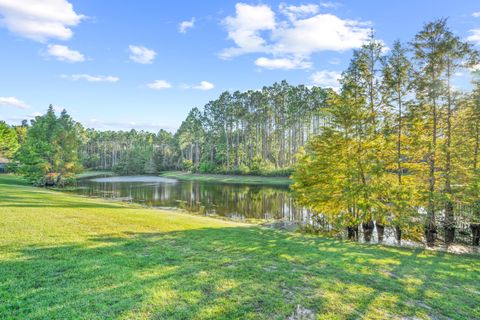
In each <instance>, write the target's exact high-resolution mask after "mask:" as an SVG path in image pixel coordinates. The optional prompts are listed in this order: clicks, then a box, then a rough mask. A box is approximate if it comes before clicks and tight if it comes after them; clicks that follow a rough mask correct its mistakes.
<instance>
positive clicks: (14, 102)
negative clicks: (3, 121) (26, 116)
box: [0, 97, 30, 109]
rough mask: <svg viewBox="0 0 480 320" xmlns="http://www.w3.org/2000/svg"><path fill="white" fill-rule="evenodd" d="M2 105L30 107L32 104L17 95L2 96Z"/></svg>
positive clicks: (0, 100) (19, 107)
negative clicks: (16, 96)
mask: <svg viewBox="0 0 480 320" xmlns="http://www.w3.org/2000/svg"><path fill="white" fill-rule="evenodd" d="M0 106H6V107H14V108H18V109H28V108H30V106H29V105H28V104H26V103H25V102H23V101H22V100H19V99H17V98H15V97H0Z"/></svg>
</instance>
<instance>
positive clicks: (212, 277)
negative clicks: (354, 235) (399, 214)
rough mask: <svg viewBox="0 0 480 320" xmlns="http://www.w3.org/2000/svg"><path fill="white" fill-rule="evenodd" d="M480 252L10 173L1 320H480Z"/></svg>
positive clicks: (2, 227)
mask: <svg viewBox="0 0 480 320" xmlns="http://www.w3.org/2000/svg"><path fill="white" fill-rule="evenodd" d="M479 288H480V259H479V257H478V256H466V255H463V256H461V255H460V256H456V255H451V254H446V253H440V252H432V251H424V250H421V249H417V250H410V249H400V248H391V247H382V246H376V245H361V244H356V243H350V242H343V241H338V240H332V239H326V238H318V237H314V236H305V235H300V234H290V233H286V232H281V231H274V230H269V229H263V228H261V227H255V226H250V225H243V224H238V223H233V222H228V221H220V220H214V219H210V218H203V217H198V216H192V215H186V214H182V213H174V212H164V211H159V210H153V209H143V208H140V207H136V206H130V205H122V204H118V203H110V202H106V201H101V200H93V199H86V198H81V197H77V196H71V195H67V194H63V193H59V192H54V191H48V190H44V189H36V188H33V187H30V186H27V185H26V184H24V183H23V182H22V181H21V180H19V179H18V178H15V177H12V176H8V175H0V319H190V318H192V319H287V318H288V317H290V316H293V317H292V318H291V319H300V318H299V317H298V314H300V313H303V315H305V316H306V318H304V319H310V318H312V319H316V318H318V319H479V318H480V289H479Z"/></svg>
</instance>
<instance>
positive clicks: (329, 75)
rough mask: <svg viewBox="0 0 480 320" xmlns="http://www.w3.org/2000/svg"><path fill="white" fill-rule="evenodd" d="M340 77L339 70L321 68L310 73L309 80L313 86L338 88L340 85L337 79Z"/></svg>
mask: <svg viewBox="0 0 480 320" xmlns="http://www.w3.org/2000/svg"><path fill="white" fill-rule="evenodd" d="M341 77H342V74H341V73H340V72H337V71H328V70H322V71H317V72H315V73H314V74H312V76H311V77H310V80H311V81H312V83H313V85H315V86H319V87H323V88H332V89H338V88H339V87H340V83H339V80H340V78H341Z"/></svg>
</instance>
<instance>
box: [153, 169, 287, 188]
mask: <svg viewBox="0 0 480 320" xmlns="http://www.w3.org/2000/svg"><path fill="white" fill-rule="evenodd" d="M161 176H162V177H167V178H175V179H179V180H196V181H207V182H222V183H238V184H267V185H284V186H288V185H289V184H290V183H291V180H290V179H289V178H286V177H260V176H234V175H224V174H199V173H188V172H182V171H168V172H164V173H162V174H161Z"/></svg>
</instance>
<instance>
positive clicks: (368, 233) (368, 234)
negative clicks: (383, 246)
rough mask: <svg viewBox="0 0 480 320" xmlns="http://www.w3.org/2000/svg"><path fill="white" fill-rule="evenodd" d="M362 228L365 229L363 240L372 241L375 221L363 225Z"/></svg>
mask: <svg viewBox="0 0 480 320" xmlns="http://www.w3.org/2000/svg"><path fill="white" fill-rule="evenodd" d="M362 228H363V238H364V239H365V242H370V241H372V233H373V229H374V228H375V224H374V223H373V221H372V220H370V221H367V222H364V223H362Z"/></svg>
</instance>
